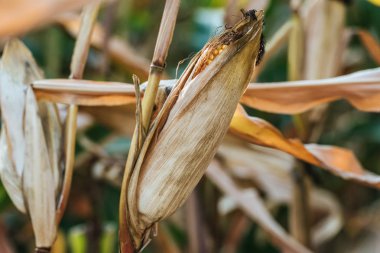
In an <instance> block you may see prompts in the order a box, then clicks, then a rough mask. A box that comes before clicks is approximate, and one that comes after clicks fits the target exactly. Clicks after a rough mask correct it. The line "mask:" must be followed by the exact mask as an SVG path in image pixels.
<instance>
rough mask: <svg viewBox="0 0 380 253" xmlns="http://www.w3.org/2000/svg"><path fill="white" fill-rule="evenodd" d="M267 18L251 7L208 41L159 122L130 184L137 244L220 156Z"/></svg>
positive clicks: (255, 56)
mask: <svg viewBox="0 0 380 253" xmlns="http://www.w3.org/2000/svg"><path fill="white" fill-rule="evenodd" d="M262 22H263V12H262V11H258V12H256V14H255V13H254V12H253V11H251V12H248V13H247V14H246V15H245V17H244V18H243V19H242V21H240V22H239V23H238V24H237V25H236V26H234V27H233V28H231V29H227V30H226V31H225V32H224V33H222V34H221V35H220V36H218V37H216V38H214V39H213V40H211V41H210V42H209V43H208V44H206V46H205V47H204V49H203V50H202V51H201V52H200V53H199V54H197V55H196V56H195V57H194V59H193V60H192V62H191V63H190V65H189V67H188V68H187V69H186V71H185V72H184V74H183V75H182V76H181V78H180V80H179V81H178V83H177V86H176V88H175V89H174V90H173V91H172V92H171V93H170V95H169V97H168V99H167V100H166V102H165V105H164V106H163V109H162V110H161V111H160V113H159V114H158V116H157V118H156V120H155V121H154V122H153V125H152V127H151V129H150V130H149V132H148V135H147V138H146V141H145V142H144V144H143V146H142V148H141V151H140V154H139V157H138V159H137V161H136V164H135V166H134V168H133V173H132V176H131V179H130V181H129V188H128V205H127V207H128V212H129V216H130V217H129V225H130V232H131V235H132V237H133V239H134V242H135V246H136V248H139V247H140V246H141V244H142V239H143V238H144V236H148V235H149V232H150V229H151V227H152V226H153V224H154V223H156V222H158V221H160V220H161V219H164V218H165V217H167V216H169V215H170V214H172V213H173V212H174V211H175V210H176V209H177V208H178V207H179V206H181V205H182V204H183V203H184V201H185V200H186V198H187V197H188V196H189V194H190V193H191V192H192V190H193V188H194V187H195V185H196V184H197V183H198V181H199V180H200V178H201V177H202V175H203V173H204V171H205V170H206V168H207V165H208V164H209V162H210V161H211V159H212V157H213V156H214V154H215V152H216V148H217V146H218V145H219V143H220V142H221V140H222V138H223V136H224V134H225V133H226V131H227V129H228V125H229V123H230V120H231V118H232V115H233V113H234V110H235V107H236V105H237V103H238V101H239V99H240V96H241V95H242V93H243V92H244V90H245V88H246V86H247V85H248V82H249V80H250V78H251V74H252V71H251V70H252V69H253V65H254V64H255V62H256V60H257V59H258V58H259V52H260V42H261V40H260V38H261V33H262ZM211 55H212V57H213V58H214V57H216V56H217V57H216V58H215V60H213V61H212V62H211V60H210V59H212V58H211ZM208 60H210V61H209V62H208ZM210 62H211V64H210ZM208 64H209V65H208ZM183 143H186V144H187V145H183Z"/></svg>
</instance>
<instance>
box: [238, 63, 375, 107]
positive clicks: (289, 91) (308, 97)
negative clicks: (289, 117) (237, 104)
mask: <svg viewBox="0 0 380 253" xmlns="http://www.w3.org/2000/svg"><path fill="white" fill-rule="evenodd" d="M339 99H345V100H347V101H348V102H350V103H351V104H352V105H353V106H354V107H355V108H356V109H358V110H361V111H367V112H379V111H380V68H376V69H371V70H364V71H359V72H356V73H353V74H349V75H345V76H340V77H335V78H329V79H321V80H310V81H295V82H278V83H260V84H250V85H249V86H248V88H247V90H246V92H245V94H244V96H243V97H242V99H241V102H242V103H243V104H246V105H248V106H250V107H253V108H256V109H259V110H263V111H267V112H272V113H282V114H296V113H301V112H305V111H307V110H309V109H311V108H313V107H315V106H318V105H320V104H323V103H328V102H332V101H336V100H339Z"/></svg>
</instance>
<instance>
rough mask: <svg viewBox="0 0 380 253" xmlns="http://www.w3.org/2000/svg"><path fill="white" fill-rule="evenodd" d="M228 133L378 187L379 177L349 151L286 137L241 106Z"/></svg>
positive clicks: (338, 174) (345, 177) (346, 177)
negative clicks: (250, 114)
mask: <svg viewBox="0 0 380 253" xmlns="http://www.w3.org/2000/svg"><path fill="white" fill-rule="evenodd" d="M230 132H231V133H233V134H234V135H236V136H238V137H240V138H241V139H243V140H246V141H248V142H251V143H254V144H258V145H262V146H266V147H271V148H275V149H279V150H281V151H284V152H286V153H288V154H291V155H293V156H294V157H296V158H298V159H300V160H303V161H305V162H308V163H311V164H313V165H315V166H318V167H321V168H324V169H326V170H328V171H330V172H331V173H333V174H335V175H337V176H339V177H341V178H344V179H348V180H354V181H356V182H358V183H361V184H364V185H368V186H371V187H374V188H380V176H378V175H375V174H373V173H371V172H368V171H365V170H364V169H363V168H362V166H361V165H360V163H359V161H358V160H357V159H356V157H355V156H354V154H353V153H352V151H350V150H347V149H344V148H338V147H333V146H323V145H316V144H307V145H303V144H302V143H301V142H300V141H299V140H295V139H287V138H285V137H284V136H283V135H282V134H281V133H280V132H279V131H278V130H277V129H276V128H274V127H273V126H272V125H270V124H269V123H268V122H265V121H264V120H262V119H259V118H255V117H249V116H248V115H247V114H246V113H245V111H244V109H243V108H242V107H241V106H239V107H238V109H237V110H236V112H235V115H234V118H233V119H232V121H231V125H230Z"/></svg>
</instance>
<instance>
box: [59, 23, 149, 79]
mask: <svg viewBox="0 0 380 253" xmlns="http://www.w3.org/2000/svg"><path fill="white" fill-rule="evenodd" d="M58 22H59V23H60V24H62V25H63V27H64V28H65V29H66V30H67V31H68V32H69V33H70V34H71V35H72V36H74V37H77V35H78V33H79V27H80V17H79V16H64V17H61V18H59V19H58ZM105 36H106V33H105V31H104V29H103V27H102V26H101V25H100V24H98V23H97V24H95V26H94V30H93V32H92V36H91V45H92V46H93V47H95V48H97V49H99V50H102V49H103V46H104V38H105ZM108 53H109V56H110V57H111V59H113V60H114V61H115V62H116V63H118V64H120V65H122V66H124V67H125V68H126V69H127V70H129V71H130V72H132V73H135V74H136V75H138V76H139V77H140V78H142V79H147V78H148V75H149V66H150V64H149V61H148V60H147V59H145V58H144V57H142V56H141V55H139V54H137V53H136V52H135V50H133V49H132V47H131V46H129V45H128V43H127V42H126V41H123V40H122V39H121V38H118V37H111V38H110V39H109V42H108Z"/></svg>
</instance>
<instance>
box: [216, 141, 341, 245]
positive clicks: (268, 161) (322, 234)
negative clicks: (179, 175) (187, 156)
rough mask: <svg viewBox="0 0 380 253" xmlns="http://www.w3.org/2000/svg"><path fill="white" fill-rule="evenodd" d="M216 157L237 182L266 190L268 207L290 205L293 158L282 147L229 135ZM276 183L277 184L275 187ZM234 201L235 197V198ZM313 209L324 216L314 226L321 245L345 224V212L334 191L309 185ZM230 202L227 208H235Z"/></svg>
mask: <svg viewBox="0 0 380 253" xmlns="http://www.w3.org/2000/svg"><path fill="white" fill-rule="evenodd" d="M217 154H218V155H217V158H218V159H219V158H220V159H219V160H220V161H221V164H222V165H223V168H224V170H225V171H227V172H228V173H229V174H231V175H232V176H233V177H234V178H235V179H236V180H237V182H239V181H238V180H242V181H243V182H245V184H246V183H247V180H252V182H253V183H254V185H255V186H256V187H257V188H260V190H261V191H263V192H264V193H265V196H266V203H267V206H269V207H272V206H273V205H274V206H277V205H279V204H288V205H289V204H291V201H292V195H293V190H294V180H293V179H292V168H293V167H294V166H295V163H294V158H292V157H291V156H290V155H288V154H286V153H284V152H281V151H279V150H275V149H271V148H265V147H260V146H257V145H254V144H249V143H246V142H244V141H241V140H238V139H237V138H233V137H232V136H229V135H228V136H227V138H225V140H224V141H223V143H222V145H221V146H220V147H219V149H218V153H217ZM274 186H275V187H274ZM232 201H233V200H232ZM310 205H311V211H312V212H318V214H319V215H320V214H323V218H322V219H320V220H318V223H316V224H313V227H312V234H311V237H312V241H313V245H315V246H318V245H320V244H322V243H324V242H325V241H327V240H328V239H330V238H332V237H333V236H335V235H336V234H337V233H338V232H339V231H340V229H341V227H342V225H343V214H342V211H341V208H340V206H339V203H338V201H337V200H336V199H335V198H334V197H333V196H332V194H331V193H329V192H326V191H323V190H321V189H318V188H316V187H314V186H313V185H311V187H310ZM236 207H237V206H236V203H235V205H229V207H228V208H229V209H230V210H228V211H231V209H234V208H236Z"/></svg>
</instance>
